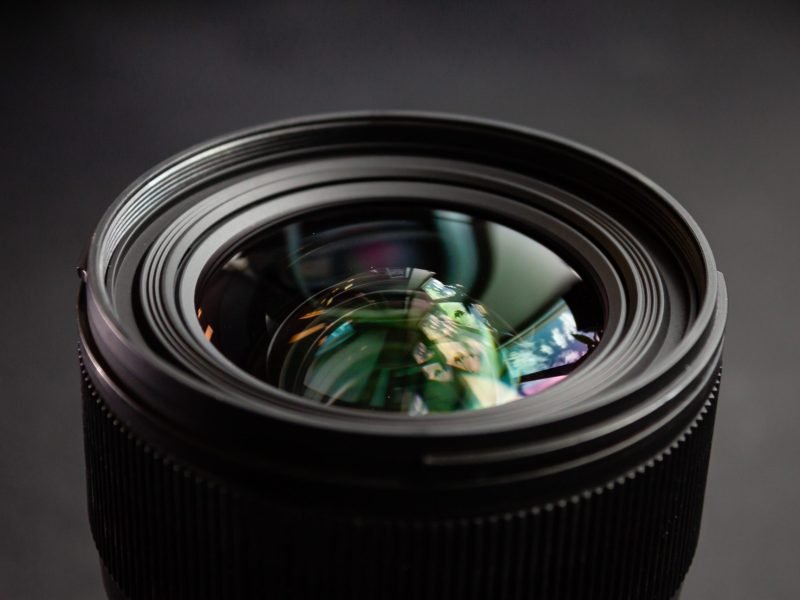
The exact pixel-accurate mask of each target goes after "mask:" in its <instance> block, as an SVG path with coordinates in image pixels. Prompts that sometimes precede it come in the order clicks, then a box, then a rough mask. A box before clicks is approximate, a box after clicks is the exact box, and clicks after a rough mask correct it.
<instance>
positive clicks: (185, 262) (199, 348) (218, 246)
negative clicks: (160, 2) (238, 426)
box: [148, 182, 660, 407]
mask: <svg viewBox="0 0 800 600" xmlns="http://www.w3.org/2000/svg"><path fill="white" fill-rule="evenodd" d="M398 185H400V184H399V182H389V183H388V184H387V186H388V187H389V188H390V189H392V190H393V193H395V194H396V193H397V189H398ZM321 189H323V190H327V191H330V189H333V188H331V186H330V185H329V186H326V188H321ZM448 191H452V193H454V194H455V197H458V196H459V195H460V196H461V197H462V198H460V199H459V200H458V201H459V202H462V203H463V196H464V195H465V190H457V189H455V188H454V189H453V190H448ZM303 193H304V194H306V195H307V192H303ZM251 195H252V196H253V197H257V198H258V200H257V205H258V206H267V207H268V206H269V204H268V203H266V204H265V200H264V198H263V193H262V194H260V195H259V194H257V193H251ZM340 195H341V196H342V197H343V199H344V200H346V201H348V202H353V201H355V198H354V196H357V193H356V192H354V191H349V190H348V191H347V192H342V193H341V194H340ZM364 196H365V197H366V198H371V197H374V196H375V192H368V193H364ZM434 196H435V195H434V194H432V193H431V191H430V186H429V189H427V190H426V192H424V193H423V194H421V195H420V197H421V198H422V199H424V200H426V201H428V202H430V201H432V199H433V198H434ZM340 200H341V199H340ZM486 200H489V201H491V202H492V203H493V204H494V205H495V206H494V208H495V209H496V208H497V206H496V204H497V203H498V202H499V201H500V198H499V197H492V198H488V199H484V201H486ZM272 202H273V203H275V201H272ZM286 203H288V204H290V205H291V204H295V203H296V202H293V200H292V199H291V198H288V199H286ZM322 206H323V205H318V206H317V208H321V207H322ZM518 209H519V207H518V206H516V207H513V208H512V209H511V210H516V211H517V212H518ZM238 218H239V220H240V221H241V222H242V223H247V226H248V227H250V228H252V229H254V230H255V229H257V227H258V225H257V223H260V222H261V221H260V220H259V219H258V218H256V217H255V216H251V215H250V213H245V212H239V213H238ZM265 219H266V222H267V224H268V225H269V224H270V219H269V217H265ZM540 226H541V224H540ZM176 227H177V228H181V229H182V228H183V227H184V224H183V223H181V224H179V225H178V226H176ZM202 227H204V225H203V224H200V225H198V226H197V227H195V229H194V231H192V232H191V233H189V232H187V233H186V234H185V235H184V237H185V238H186V239H188V240H192V239H198V238H203V237H204V239H205V241H204V242H199V243H195V244H192V251H193V252H194V254H197V253H198V252H199V250H198V248H202V247H203V245H204V244H205V245H206V246H208V248H209V249H211V250H212V251H213V250H218V251H219V252H222V251H223V250H224V248H225V247H226V242H225V241H221V240H223V239H224V238H221V237H219V236H217V237H215V236H214V235H212V234H209V233H208V231H205V232H204V233H203V232H202V231H203V230H202ZM229 229H231V230H232V231H233V232H234V233H228V238H229V240H235V241H241V240H242V239H243V237H244V236H243V234H242V232H241V230H240V229H237V228H235V227H233V228H229ZM187 231H188V230H187ZM548 234H549V235H552V236H553V237H555V238H556V239H559V236H558V235H556V232H554V231H550V232H549V233H548ZM173 235H174V233H173V232H172V231H168V232H167V233H165V234H164V236H162V238H160V239H159V242H161V243H158V242H157V243H156V244H155V246H154V250H153V251H151V254H155V249H158V252H159V254H160V256H166V253H164V252H163V251H162V245H169V244H170V243H171V238H172V236H173ZM563 237H565V236H561V239H562V240H563ZM229 240H228V241H229ZM622 241H623V242H624V239H623V240H622ZM584 246H585V244H584ZM628 246H629V247H632V248H633V250H634V251H636V246H635V244H634V245H632V244H631V243H630V242H628ZM581 255H582V256H583V260H587V257H588V256H589V255H591V252H589V251H587V248H586V247H583V248H582V249H581ZM639 255H640V256H642V253H641V252H640V253H639ZM170 256H171V262H172V267H171V268H170V267H169V266H165V267H164V269H163V270H162V278H161V279H160V280H158V279H155V280H154V281H153V283H154V285H155V286H157V289H161V290H170V289H175V284H174V280H173V279H171V276H167V275H164V274H165V273H170V274H173V273H174V274H176V273H178V271H179V268H183V269H184V274H185V270H187V269H188V270H194V271H195V272H196V271H197V270H198V269H199V268H200V266H203V261H204V260H207V259H206V258H205V256H206V255H202V256H203V258H202V259H200V263H199V265H200V266H198V265H197V264H194V265H193V260H194V262H195V263H197V259H194V258H188V259H187V258H186V256H184V255H183V254H182V253H181V252H180V251H175V252H174V253H173V254H172V255H170ZM167 262H169V261H167ZM630 262H631V261H630V259H629V261H628V264H630ZM149 266H150V264H149V263H148V267H149ZM644 273H645V275H644V276H643V277H642V278H641V279H642V280H643V281H647V280H648V279H650V280H652V279H653V274H652V271H651V272H650V273H648V272H647V271H645V272H644ZM606 280H607V281H608V278H607V277H606ZM187 281H188V283H187ZM194 281H195V280H194V279H193V278H192V277H186V276H184V277H183V278H182V283H181V288H182V289H183V292H182V295H183V299H184V302H183V307H182V308H183V310H182V311H180V310H179V309H174V308H173V309H172V314H171V315H169V317H168V318H166V319H164V320H163V321H162V322H161V323H160V324H159V325H160V327H162V328H167V327H169V325H170V324H172V323H178V322H180V323H183V324H184V330H183V332H182V334H183V336H182V337H183V338H184V339H182V340H181V342H182V343H183V344H185V343H186V341H187V340H186V339H185V338H186V333H187V331H188V332H189V333H191V334H192V339H193V341H194V345H195V351H194V353H192V352H187V354H186V355H185V358H186V359H187V360H191V359H196V358H197V357H199V356H205V355H207V354H208V353H209V350H208V345H207V344H205V343H204V342H205V341H206V340H205V339H204V338H203V337H202V334H201V332H200V331H199V330H198V328H197V324H196V321H194V322H192V321H193V316H194V315H193V313H194V309H193V308H192V306H193V299H191V296H192V293H191V290H192V288H193V287H194ZM633 281H634V283H635V282H636V281H637V280H636V279H633ZM634 294H636V291H635V290H634ZM156 297H157V296H156ZM659 299H660V297H659V296H658V295H656V296H655V301H656V302H658V301H659ZM164 301H165V303H169V301H170V297H169V296H164ZM614 302H615V304H616V305H617V306H619V305H620V301H619V299H615V300H614ZM644 302H647V299H645V300H644ZM615 312H616V315H615V316H616V318H617V320H619V317H620V313H621V311H620V310H619V309H615ZM178 313H180V317H181V318H180V319H179V318H177V315H178ZM644 314H652V312H651V311H644ZM657 314H658V311H656V315H657ZM626 327H627V329H628V332H629V333H628V336H629V337H630V338H631V343H629V344H623V347H625V348H627V349H628V350H629V353H630V352H631V348H632V349H633V352H634V353H636V352H637V351H638V349H637V348H636V344H635V343H633V342H634V341H635V340H636V339H644V340H652V339H654V338H655V337H656V336H653V335H651V334H647V335H640V334H641V331H640V330H639V327H638V326H637V324H636V321H629V322H628V323H627V324H626ZM612 333H613V332H612V331H607V332H606V333H605V334H604V340H605V339H609V340H612V341H613V340H614V336H613V335H611V334H612ZM607 336H610V337H607ZM176 337H180V334H177V335H176ZM640 354H641V353H640ZM591 364H592V361H590V362H589V363H588V364H587V365H586V366H584V367H582V368H588V367H589V366H590V365H591ZM200 368H201V369H203V372H206V373H207V372H208V370H209V369H214V368H216V369H218V370H219V371H220V372H221V374H222V375H223V376H224V375H227V376H228V378H229V379H230V380H232V383H233V384H235V383H237V382H239V381H240V380H241V378H240V377H239V376H238V375H237V377H231V376H230V371H231V370H230V368H227V369H221V370H220V369H219V367H218V365H215V364H209V362H207V361H205V362H201V366H200ZM574 377H575V375H572V376H571V377H570V378H569V379H568V381H566V382H562V384H561V385H562V386H563V385H565V384H567V383H568V382H569V381H570V380H572V379H573V378H574ZM595 391H596V387H595ZM537 401H541V398H539V397H537ZM562 407H563V406H562Z"/></svg>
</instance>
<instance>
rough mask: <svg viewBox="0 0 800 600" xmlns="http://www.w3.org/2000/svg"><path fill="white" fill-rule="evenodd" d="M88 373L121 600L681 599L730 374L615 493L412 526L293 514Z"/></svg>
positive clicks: (97, 516) (89, 456) (98, 509)
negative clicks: (106, 391) (120, 414)
mask: <svg viewBox="0 0 800 600" xmlns="http://www.w3.org/2000/svg"><path fill="white" fill-rule="evenodd" d="M81 367H82V369H81V370H82V374H83V384H82V386H83V414H84V429H85V444H86V471H87V482H88V501H89V516H90V523H91V529H92V532H93V535H94V539H95V542H96V544H97V548H98V551H99V554H100V557H101V560H102V563H103V566H104V570H105V575H106V579H107V587H108V588H109V589H108V591H109V593H110V594H112V597H114V598H117V597H121V598H126V597H130V598H137V599H139V598H151V599H162V598H169V599H179V598H192V599H197V600H203V599H212V598H230V599H248V600H250V599H253V598H278V599H281V600H293V599H298V600H299V599H312V598H314V599H319V598H327V599H331V600H334V599H342V600H344V599H347V600H360V599H365V600H366V599H370V600H375V599H398V600H399V599H404V600H405V599H409V598H413V599H415V600H416V599H419V600H423V599H430V600H434V599H435V600H470V599H472V600H487V599H492V600H505V599H523V598H525V599H547V600H557V599H570V600H581V599H589V598H591V599H593V600H603V599H608V600H625V599H631V600H633V599H636V600H641V599H643V598H647V599H648V600H669V599H670V598H673V597H675V595H676V593H677V592H678V590H679V588H680V585H681V583H682V580H683V577H684V575H685V574H686V571H687V570H688V568H689V565H690V563H691V561H692V557H693V555H694V550H695V547H696V544H697V538H698V533H699V529H700V519H701V513H702V506H703V496H704V492H705V483H706V473H707V467H708V459H709V453H710V449H711V440H712V432H713V424H714V423H713V421H714V414H715V408H716V398H717V393H718V386H719V378H718V377H717V378H716V379H715V380H714V381H713V382H712V384H711V385H710V389H708V390H707V391H706V392H705V393H706V397H707V400H706V402H705V403H704V404H703V406H702V409H701V410H700V412H699V413H698V414H697V415H696V417H695V419H694V421H693V422H692V424H691V425H690V426H689V427H688V428H687V429H686V430H685V431H684V432H683V433H682V434H681V435H680V436H679V437H678V438H677V439H675V440H674V441H673V443H672V444H671V445H669V446H668V447H666V448H664V449H663V450H662V451H661V452H660V453H659V454H658V455H656V456H653V457H652V459H651V460H648V461H646V462H645V463H643V464H641V465H640V466H639V467H638V468H637V469H634V470H632V471H630V472H628V473H626V474H624V475H622V476H620V477H619V478H617V479H615V480H614V481H610V482H608V483H607V484H606V485H605V486H603V487H599V488H596V489H592V490H587V491H585V492H584V493H583V494H581V495H579V496H573V497H571V498H564V499H562V500H560V501H558V502H553V503H548V504H546V505H544V506H528V505H524V504H522V505H520V506H519V507H518V508H517V510H513V511H508V510H506V511H504V512H502V513H487V514H476V515H473V516H471V517H462V518H454V519H446V518H445V519H443V518H431V519H424V518H419V517H417V518H413V519H403V518H388V517H375V518H371V517H365V516H356V515H348V514H333V513H328V514H325V513H321V512H319V511H314V512H310V511H307V510H304V509H300V508H297V507H292V506H285V505H281V504H280V503H278V502H276V501H275V499H274V498H271V497H269V494H265V493H264V492H263V491H262V492H260V493H255V492H253V491H251V490H248V489H247V488H246V486H237V485H235V484H231V483H227V482H226V483H223V482H222V481H221V479H218V478H217V477H215V475H214V474H213V473H203V472H200V471H198V470H196V469H195V468H193V467H190V466H188V465H184V464H181V463H180V462H179V461H177V460H175V459H174V458H173V457H171V456H168V455H165V454H164V453H162V452H160V451H159V449H158V448H154V447H152V446H151V445H150V444H149V443H148V441H147V440H143V439H141V438H140V437H138V436H137V435H136V434H134V433H133V432H132V431H130V430H129V429H128V428H127V427H126V425H125V424H124V423H122V422H121V421H120V420H119V419H118V418H117V416H116V415H115V414H114V413H113V412H112V411H111V410H110V409H109V407H108V406H107V404H106V403H105V402H104V400H103V399H102V398H101V397H100V396H99V394H98V393H97V391H96V390H95V388H94V386H93V385H92V382H91V380H90V377H89V375H88V374H87V372H86V370H85V369H83V365H82V364H81ZM267 539H268V540H270V543H268V544H265V543H264V540H267ZM345 540H346V543H345ZM120 594H121V596H120Z"/></svg>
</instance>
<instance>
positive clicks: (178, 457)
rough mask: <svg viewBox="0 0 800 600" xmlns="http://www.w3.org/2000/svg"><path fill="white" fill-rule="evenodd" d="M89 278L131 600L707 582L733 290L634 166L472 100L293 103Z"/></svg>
mask: <svg viewBox="0 0 800 600" xmlns="http://www.w3.org/2000/svg"><path fill="white" fill-rule="evenodd" d="M79 273H80V275H81V279H82V282H81V287H80V294H79V301H78V317H79V328H80V336H81V337H80V344H79V357H80V366H81V373H82V376H83V398H84V404H83V412H84V431H85V450H86V469H87V482H88V501H89V514H90V525H91V528H92V533H93V536H94V539H95V542H96V545H97V549H98V553H99V556H100V559H101V570H102V573H103V576H104V581H105V583H106V589H107V591H108V594H109V596H110V597H111V598H117V599H127V600H138V599H144V598H177V597H191V598H197V599H203V598H205V599H211V598H234V599H235V598H242V599H250V598H254V597H263V598H282V599H289V598H296V599H306V598H320V597H327V598H342V599H348V600H354V599H361V598H363V599H367V598H369V599H370V600H372V599H379V598H397V599H400V598H402V599H407V598H413V599H417V598H419V599H434V598H435V599H437V600H446V599H459V600H462V599H465V598H475V599H484V598H493V599H498V600H504V599H507V598H508V599H512V598H514V599H519V598H543V599H545V598H546V599H548V600H550V599H559V598H564V599H570V600H572V599H578V600H580V599H583V598H591V599H613V600H620V599H624V598H631V599H636V600H642V599H647V600H670V599H671V598H676V597H677V595H678V594H679V590H680V585H681V582H682V581H683V578H684V576H685V574H686V572H687V570H688V568H689V566H690V564H691V560H692V557H693V554H694V550H695V547H696V544H697V536H698V532H699V526H700V520H701V513H702V503H703V495H704V490H705V480H706V472H707V467H708V457H709V452H710V447H711V438H712V431H713V421H714V413H715V409H716V399H717V394H718V386H719V377H720V364H721V353H722V341H723V332H724V324H725V318H726V310H727V308H726V307H727V300H726V294H725V286H724V281H723V279H722V277H721V275H720V274H719V273H718V272H717V270H716V267H715V265H714V261H713V257H712V254H711V252H710V249H709V247H708V244H707V242H706V240H705V239H704V237H703V235H702V233H701V232H700V230H699V229H698V227H697V225H696V224H695V223H694V222H693V221H692V220H691V218H690V217H689V216H688V214H687V213H686V212H685V211H684V210H683V209H682V208H681V207H680V206H679V205H678V204H677V203H676V202H675V201H674V200H673V199H672V198H671V197H669V196H668V195H667V194H666V193H665V192H664V191H663V190H661V189H660V188H658V187H657V186H656V185H655V184H653V183H651V182H650V181H648V180H647V179H646V178H644V177H643V176H641V175H639V174H638V173H636V172H634V171H632V170H631V169H629V168H628V167H625V166H624V165H621V164H620V163H618V162H616V161H614V160H612V159H610V158H607V157H605V156H603V155H601V154H599V153H597V152H594V151H592V150H589V149H587V148H584V147H581V146H579V145H577V144H574V143H571V142H567V141H565V140H562V139H559V138H556V137H553V136H550V135H547V134H543V133H539V132H535V131H530V130H526V129H521V128H517V127H514V126H510V125H503V124H498V123H492V122H486V121H481V120H476V119H469V118H464V117H455V116H446V115H425V114H411V113H355V114H346V115H333V116H321V117H311V118H306V119H300V120H295V121H289V122H284V123H278V124H274V125H267V126H263V127H260V128H256V129H253V130H249V131H244V132H240V133H236V134H233V135H230V136H227V137H225V138H222V139H219V140H214V141H212V142H210V143H207V144H204V145H202V146H199V147H196V148H192V149H190V150H188V151H186V152H185V153H183V154H180V155H178V156H176V157H174V158H173V159H170V160H169V161H167V162H166V163H164V164H162V165H160V166H158V167H156V168H155V169H154V170H152V171H151V172H149V173H147V174H146V175H144V176H143V177H142V178H141V179H139V180H138V181H137V182H135V183H134V184H132V185H131V186H130V187H129V188H128V189H127V190H126V191H124V192H123V193H122V195H121V196H120V198H119V199H118V200H117V201H116V202H115V203H114V204H113V205H112V206H111V208H110V209H109V210H108V212H107V213H106V215H105V216H104V217H103V218H102V219H101V221H100V223H99V224H98V226H97V229H96V231H95V234H94V236H93V237H92V240H91V242H90V245H89V249H88V252H87V255H86V259H85V262H84V263H83V264H82V265H81V266H80V268H79Z"/></svg>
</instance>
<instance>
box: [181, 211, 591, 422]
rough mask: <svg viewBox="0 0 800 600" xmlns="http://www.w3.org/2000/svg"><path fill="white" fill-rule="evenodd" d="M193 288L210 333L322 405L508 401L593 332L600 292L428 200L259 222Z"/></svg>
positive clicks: (449, 406)
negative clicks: (268, 224)
mask: <svg viewBox="0 0 800 600" xmlns="http://www.w3.org/2000/svg"><path fill="white" fill-rule="evenodd" d="M201 281H202V282H201V284H200V285H199V287H198V289H197V295H196V300H197V313H198V319H199V322H200V326H201V327H202V328H203V332H204V333H205V336H206V338H207V339H208V340H209V341H210V343H211V344H213V345H214V346H215V347H216V348H217V349H218V350H219V351H220V352H222V354H223V355H225V356H226V357H227V358H228V359H229V360H231V361H232V362H234V363H235V364H236V365H238V366H239V367H241V368H243V369H244V370H246V371H248V372H249V373H251V374H252V375H255V376H256V377H258V378H260V379H262V380H264V381H266V382H268V383H270V384H272V385H276V386H278V387H280V388H282V389H284V390H287V391H289V392H292V393H294V394H296V395H299V396H303V397H306V398H309V399H312V400H315V401H318V402H320V403H323V404H326V405H335V406H341V407H352V408H361V409H369V410H380V411H390V412H400V413H405V414H409V415H424V414H427V413H433V412H451V411H458V410H473V409H478V408H485V407H491V406H497V405H500V404H505V403H508V402H511V401H515V400H518V399H520V398H525V397H527V396H531V395H534V394H536V393H537V392H539V391H541V390H544V389H546V388H547V387H550V386H551V385H553V384H555V383H558V382H559V381H561V380H562V379H564V378H565V377H566V376H567V375H568V374H569V373H570V372H571V371H572V370H573V369H574V368H576V367H577V366H578V365H580V364H581V363H582V362H583V361H584V360H585V359H586V357H587V356H588V355H589V354H590V353H591V351H592V350H593V349H594V348H595V347H596V346H597V344H598V342H599V339H600V335H601V333H602V327H603V318H604V307H603V303H602V300H601V298H600V296H599V294H598V293H597V290H596V289H595V288H594V287H593V286H592V285H590V284H589V283H588V282H587V281H585V280H584V279H583V278H581V277H580V276H579V275H578V273H577V272H576V270H575V269H573V268H572V267H571V266H570V265H569V264H568V263H567V262H566V261H565V260H564V259H563V258H561V257H559V256H558V255H557V254H555V253H554V252H553V251H552V250H550V249H549V248H547V247H546V246H545V245H544V244H542V243H540V242H538V241H536V240H535V239H533V238H532V237H531V236H529V235H526V234H524V233H521V232H519V231H516V230H514V229H511V228H510V227H507V226H505V225H501V224H499V223H495V222H490V221H486V220H483V219H481V218H477V217H474V216H470V215H467V214H463V213H456V212H451V211H445V210H436V209H430V208H423V207H413V206H412V207H407V208H403V209H399V208H397V209H385V208H381V209H378V210H375V209H367V208H365V207H360V208H351V209H348V210H342V209H339V210H336V211H333V210H328V211H318V212H315V213H314V214H313V215H312V216H307V217H305V218H298V219H295V220H293V221H290V222H288V223H284V224H282V225H280V226H277V227H272V228H270V229H268V230H267V231H264V232H262V233H261V234H259V235H258V236H256V237H255V238H254V239H252V240H251V241H249V242H247V243H245V244H244V245H243V246H240V247H238V248H236V249H235V250H234V251H232V252H231V253H230V254H229V255H228V256H227V257H226V258H225V259H224V260H223V261H222V262H221V266H219V267H217V268H215V269H211V270H210V272H209V273H208V274H207V276H206V277H204V278H203V279H202V280H201Z"/></svg>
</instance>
